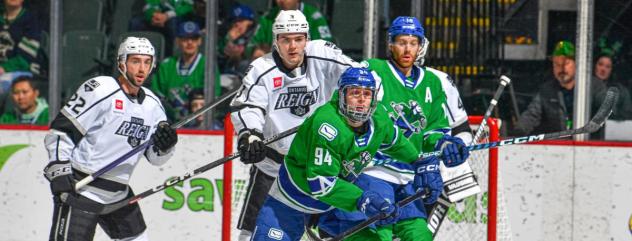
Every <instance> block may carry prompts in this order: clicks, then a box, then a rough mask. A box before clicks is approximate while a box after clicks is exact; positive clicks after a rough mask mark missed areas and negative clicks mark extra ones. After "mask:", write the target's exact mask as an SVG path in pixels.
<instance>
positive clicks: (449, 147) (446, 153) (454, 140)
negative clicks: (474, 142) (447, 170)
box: [435, 135, 470, 167]
mask: <svg viewBox="0 0 632 241" xmlns="http://www.w3.org/2000/svg"><path fill="white" fill-rule="evenodd" d="M438 150H440V151H441V159H442V160H443V164H445V166H447V167H455V166H458V165H461V163H463V162H465V160H467V157H469V156H470V151H469V149H468V148H467V146H466V145H465V143H464V142H463V140H461V138H458V137H454V136H451V135H443V137H442V138H441V139H439V141H438V142H437V144H436V145H435V151H438Z"/></svg>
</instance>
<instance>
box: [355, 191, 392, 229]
mask: <svg viewBox="0 0 632 241" xmlns="http://www.w3.org/2000/svg"><path fill="white" fill-rule="evenodd" d="M357 206H358V210H360V211H361V212H363V213H364V214H366V216H367V217H369V218H370V217H373V216H375V215H379V214H382V215H384V216H385V217H384V218H382V219H380V220H378V221H377V222H376V223H375V224H376V225H378V226H383V225H388V224H393V223H395V221H397V218H398V217H399V212H400V210H399V208H398V207H397V206H396V205H393V204H392V203H391V201H390V200H388V199H385V198H383V197H382V196H380V194H378V193H376V192H373V191H365V192H363V193H362V196H360V198H359V199H358V203H357Z"/></svg>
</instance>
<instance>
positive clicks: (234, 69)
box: [217, 3, 255, 75]
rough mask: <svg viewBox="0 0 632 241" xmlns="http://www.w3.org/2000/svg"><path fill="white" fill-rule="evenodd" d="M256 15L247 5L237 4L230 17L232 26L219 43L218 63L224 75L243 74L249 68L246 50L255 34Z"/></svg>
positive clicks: (229, 20)
mask: <svg viewBox="0 0 632 241" xmlns="http://www.w3.org/2000/svg"><path fill="white" fill-rule="evenodd" d="M254 20H255V13H254V12H253V11H252V9H251V8H250V7H248V6H246V5H242V4H238V3H237V4H235V5H234V6H233V8H232V10H231V12H230V16H229V17H228V24H229V25H230V27H229V30H228V32H227V33H226V35H225V36H224V38H220V39H219V41H218V43H217V51H218V56H217V61H218V62H219V66H220V69H221V70H222V73H232V74H238V75H240V74H242V73H243V72H244V71H245V70H246V68H247V67H248V63H249V62H250V61H249V60H247V59H246V56H245V50H246V45H247V44H248V41H249V39H250V37H252V34H253V32H254V23H255V22H254Z"/></svg>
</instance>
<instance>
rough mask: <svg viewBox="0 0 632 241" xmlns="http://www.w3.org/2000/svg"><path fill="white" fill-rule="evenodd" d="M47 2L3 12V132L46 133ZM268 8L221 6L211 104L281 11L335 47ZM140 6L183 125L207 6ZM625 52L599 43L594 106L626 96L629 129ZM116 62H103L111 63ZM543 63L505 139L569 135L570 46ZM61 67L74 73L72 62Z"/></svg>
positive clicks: (280, 5)
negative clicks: (548, 75)
mask: <svg viewBox="0 0 632 241" xmlns="http://www.w3.org/2000/svg"><path fill="white" fill-rule="evenodd" d="M99 1H102V2H104V3H105V4H104V5H105V9H107V8H108V6H109V7H112V6H116V4H114V3H116V2H117V1H116V0H99ZM41 2H42V1H36V0H34V1H30V2H25V1H24V0H3V4H2V8H1V9H0V11H1V12H2V16H3V17H2V18H1V19H0V23H2V29H0V124H33V125H47V124H48V121H49V119H48V115H49V114H48V105H47V103H46V96H47V94H48V93H47V92H48V90H47V89H46V86H47V85H48V84H47V77H48V76H47V75H48V74H47V72H48V71H47V68H48V67H47V66H48V63H47V62H48V59H47V58H48V56H47V52H48V51H47V49H46V48H47V47H46V46H48V44H47V41H48V40H47V36H48V35H49V34H48V33H47V31H48V30H47V28H48V24H49V23H48V22H49V21H48V20H47V19H46V17H44V16H47V11H48V10H49V9H48V8H47V7H42V5H41ZM46 2H47V1H46ZM119 2H120V0H119ZM271 3H272V4H271V6H272V8H270V9H268V10H267V11H255V10H253V8H251V7H250V6H248V5H247V4H244V3H239V2H237V1H231V0H224V1H220V2H219V5H220V6H219V9H218V10H219V11H218V12H219V19H218V36H219V38H218V41H217V46H216V49H215V50H216V55H217V61H216V63H217V65H216V71H215V72H216V76H215V93H214V94H215V96H220V95H221V94H223V93H226V92H227V91H229V90H231V89H234V88H236V87H237V86H239V84H240V83H239V82H240V79H241V77H243V74H244V72H246V71H247V69H248V65H249V63H250V62H251V61H252V60H254V59H255V58H257V57H260V56H262V55H263V54H265V53H267V52H269V51H271V50H272V46H271V43H272V31H271V28H272V23H273V21H274V18H275V17H276V15H277V14H278V12H279V11H280V10H281V9H283V10H289V9H298V10H301V11H302V12H303V13H304V14H305V16H306V17H307V20H308V22H309V24H310V39H312V40H313V39H325V40H328V41H332V42H335V40H336V38H335V36H332V32H331V30H330V28H329V26H328V20H331V16H328V15H325V14H323V13H322V11H321V10H320V9H319V8H318V7H319V6H315V5H311V4H309V3H306V2H303V1H300V0H274V1H271ZM135 4H136V5H137V6H136V8H137V10H136V11H132V12H131V13H129V14H130V15H131V16H129V21H128V22H127V23H124V24H126V25H127V26H125V28H126V29H127V31H129V32H137V31H150V32H155V33H159V34H160V35H161V36H162V38H163V39H164V43H165V44H164V48H162V47H160V46H159V45H156V47H157V48H161V49H160V50H159V51H162V54H161V55H163V56H164V57H163V58H160V59H157V63H158V64H157V68H156V69H155V70H154V72H153V74H152V77H151V78H150V80H151V81H148V82H147V86H146V87H148V88H150V89H151V90H152V91H153V92H155V93H156V94H157V95H158V96H159V97H160V98H161V101H162V103H163V105H164V107H165V109H166V112H167V115H168V118H169V120H170V121H172V122H175V121H178V120H180V119H182V118H183V117H184V116H187V115H188V114H190V113H192V112H193V111H195V110H197V109H200V108H201V107H202V106H203V105H204V74H205V73H204V68H205V61H206V57H205V55H204V52H205V51H204V48H205V47H206V46H204V42H205V41H204V36H205V31H206V27H205V24H206V22H205V11H206V0H185V1H181V0H180V1H177V0H144V1H141V0H136V1H135ZM334 8H335V6H334ZM117 17H118V16H115V15H114V16H109V21H108V20H107V19H106V21H104V24H105V25H106V26H105V27H104V28H103V29H105V30H106V31H107V30H110V29H113V28H114V27H115V26H110V25H112V24H115V23H117V22H116V21H113V20H112V18H117ZM391 17H393V18H394V16H391ZM105 18H108V17H107V15H106V17H105ZM150 40H151V39H150ZM569 40H572V39H569ZM431 41H432V40H431ZM110 42H112V45H117V44H118V43H117V39H116V37H112V36H110ZM622 45H623V43H621V42H615V43H611V42H608V40H607V39H605V38H599V39H597V40H596V42H595V44H594V46H595V48H594V54H593V56H595V58H594V69H593V70H592V73H593V81H592V83H591V90H592V94H593V98H592V99H593V103H592V106H593V108H594V107H595V106H597V107H598V105H599V103H600V101H601V100H602V97H603V94H604V92H605V90H606V89H607V87H611V86H614V87H617V88H619V89H620V92H621V96H620V98H619V101H618V103H617V107H616V110H615V113H614V115H613V116H612V117H611V118H612V119H616V120H629V119H632V99H631V97H630V94H629V91H630V87H631V86H628V84H627V83H628V82H629V81H628V80H625V79H620V78H618V76H616V74H614V73H616V71H614V70H615V69H616V68H618V66H617V64H618V61H617V56H618V54H620V50H621V49H622ZM431 48H432V45H431ZM343 50H344V49H343ZM108 57H112V56H108ZM113 58H115V56H114V57H113ZM113 58H112V61H110V59H108V60H105V61H101V62H106V63H109V62H112V63H113V62H114V61H113ZM547 61H549V63H550V65H551V66H552V72H553V73H552V76H553V77H554V79H551V80H547V81H545V82H544V84H542V85H541V86H540V87H539V91H538V92H536V93H534V95H533V98H532V100H531V102H530V103H529V105H528V106H527V108H526V109H525V110H523V111H522V112H521V113H520V114H519V115H517V116H518V117H517V118H516V119H515V120H514V121H513V122H512V125H513V128H512V130H511V131H510V132H509V134H511V135H523V134H531V133H534V132H538V133H539V132H547V131H556V130H562V129H567V128H570V127H571V126H572V121H571V120H572V116H573V115H572V113H573V89H574V82H575V68H576V66H575V47H574V45H573V43H572V41H561V42H559V43H558V45H556V46H555V49H554V51H553V52H552V53H551V55H550V56H549V57H548V58H547ZM96 62H98V61H96ZM64 63H65V65H72V64H73V62H72V60H65V62H64ZM105 69H107V70H111V69H113V68H109V69H108V68H105ZM110 73H111V74H112V75H117V74H118V73H116V72H115V71H111V72H110ZM102 74H103V73H102ZM105 74H108V73H105ZM83 81H85V80H83ZM73 92H74V91H73ZM64 98H70V96H65V97H64ZM226 104H227V103H226ZM227 112H228V109H227V105H224V106H223V107H220V108H219V109H217V111H215V112H214V114H215V115H214V119H215V120H217V121H215V125H213V126H212V127H211V128H213V129H221V128H222V125H221V124H222V121H221V120H222V119H223V116H224V115H225V114H226V113H227ZM202 123H203V119H201V118H198V119H196V120H195V121H193V123H189V124H188V125H187V126H186V127H187V128H201V127H202Z"/></svg>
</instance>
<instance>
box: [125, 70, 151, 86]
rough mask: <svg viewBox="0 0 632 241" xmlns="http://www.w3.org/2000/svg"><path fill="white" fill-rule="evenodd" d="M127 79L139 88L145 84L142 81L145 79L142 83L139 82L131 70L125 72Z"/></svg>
mask: <svg viewBox="0 0 632 241" xmlns="http://www.w3.org/2000/svg"><path fill="white" fill-rule="evenodd" d="M125 79H126V80H127V82H129V84H131V85H132V86H134V87H137V88H140V86H141V85H143V83H142V82H145V81H144V80H143V81H142V82H141V83H140V84H137V83H136V80H135V78H134V76H133V75H131V74H130V73H129V72H125ZM145 79H147V78H145Z"/></svg>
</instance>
